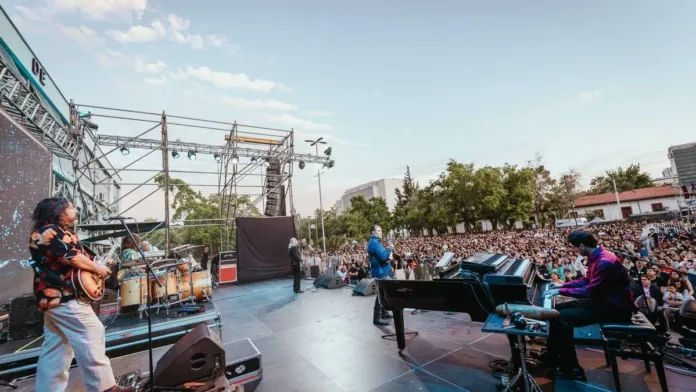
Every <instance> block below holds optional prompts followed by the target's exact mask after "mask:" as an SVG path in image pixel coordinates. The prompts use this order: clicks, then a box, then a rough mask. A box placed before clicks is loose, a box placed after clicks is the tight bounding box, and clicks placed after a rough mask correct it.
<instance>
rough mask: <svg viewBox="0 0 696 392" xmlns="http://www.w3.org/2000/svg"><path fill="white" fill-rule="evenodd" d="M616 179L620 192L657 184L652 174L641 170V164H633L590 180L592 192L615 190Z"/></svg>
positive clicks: (596, 193) (617, 188)
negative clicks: (654, 182)
mask: <svg viewBox="0 0 696 392" xmlns="http://www.w3.org/2000/svg"><path fill="white" fill-rule="evenodd" d="M612 180H614V181H616V190H617V191H618V192H626V191H630V190H633V189H641V188H649V187H653V186H655V184H653V182H652V178H651V177H650V174H648V173H645V172H642V173H641V171H640V164H632V165H630V166H629V167H628V168H627V169H626V170H624V169H623V168H622V167H619V168H617V169H616V170H609V171H607V172H606V176H597V177H595V178H593V179H592V181H590V193H591V194H595V195H598V194H602V193H610V192H614V184H613V183H612Z"/></svg>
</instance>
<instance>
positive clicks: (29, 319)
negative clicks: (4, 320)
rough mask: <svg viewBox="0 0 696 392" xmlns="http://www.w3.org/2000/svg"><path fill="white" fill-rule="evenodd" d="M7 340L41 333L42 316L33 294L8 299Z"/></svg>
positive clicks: (35, 335)
mask: <svg viewBox="0 0 696 392" xmlns="http://www.w3.org/2000/svg"><path fill="white" fill-rule="evenodd" d="M8 324H9V326H8V333H7V340H19V339H27V338H33V337H37V336H41V335H43V326H44V318H43V314H42V313H41V312H39V307H38V303H37V302H36V297H35V296H34V294H24V295H22V296H21V297H16V298H12V299H10V317H9V323H8Z"/></svg>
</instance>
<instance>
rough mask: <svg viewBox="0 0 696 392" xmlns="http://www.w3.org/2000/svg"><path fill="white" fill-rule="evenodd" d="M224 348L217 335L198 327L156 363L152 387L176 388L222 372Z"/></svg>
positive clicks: (207, 329)
mask: <svg viewBox="0 0 696 392" xmlns="http://www.w3.org/2000/svg"><path fill="white" fill-rule="evenodd" d="M225 364H226V362H225V348H224V347H223V345H222V342H221V341H220V338H219V337H218V335H216V334H214V333H212V332H211V331H210V328H208V326H207V325H206V324H201V325H199V326H197V327H196V328H194V329H192V330H191V332H189V333H187V334H186V335H184V336H183V337H182V338H181V339H179V341H178V342H176V344H174V345H173V346H172V347H171V348H170V349H169V351H167V352H166V353H165V354H164V355H163V356H162V358H161V359H160V360H159V361H158V362H157V368H156V369H155V379H154V382H155V385H156V386H159V387H176V386H179V385H182V384H185V383H187V382H191V381H197V380H204V379H207V378H209V377H212V376H213V375H214V373H215V372H222V371H223V370H224V368H225Z"/></svg>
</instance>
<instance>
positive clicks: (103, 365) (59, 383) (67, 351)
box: [29, 198, 135, 392]
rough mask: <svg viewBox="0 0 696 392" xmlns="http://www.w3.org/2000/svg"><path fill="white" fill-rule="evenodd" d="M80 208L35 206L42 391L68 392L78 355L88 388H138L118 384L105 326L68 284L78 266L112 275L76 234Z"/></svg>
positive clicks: (32, 244) (115, 391)
mask: <svg viewBox="0 0 696 392" xmlns="http://www.w3.org/2000/svg"><path fill="white" fill-rule="evenodd" d="M77 216H78V215H77V209H76V208H75V206H73V205H72V203H70V202H69V201H68V200H67V199H64V198H49V199H44V200H42V201H41V202H40V203H39V204H38V205H37V206H36V208H35V209H34V213H33V220H34V228H33V232H32V233H31V235H30V237H29V251H30V253H31V257H32V259H33V260H34V261H35V262H36V264H37V267H38V268H39V270H40V271H41V273H40V274H39V273H37V274H36V275H35V278H34V295H35V296H36V300H37V303H38V308H39V311H40V312H42V313H43V318H44V330H43V332H44V336H43V342H42V344H41V351H40V353H39V360H38V363H37V365H36V387H35V389H36V390H37V391H64V390H66V388H67V386H68V375H69V374H68V371H69V370H70V365H71V362H72V360H73V357H75V359H76V360H77V364H78V371H79V372H80V374H81V376H82V381H83V382H84V384H85V386H86V387H87V390H88V391H98V392H101V391H107V392H135V388H133V387H128V388H123V387H119V386H117V385H116V379H115V378H114V373H113V370H112V369H111V362H110V361H109V358H108V357H107V356H106V344H105V338H104V325H103V324H102V323H101V321H99V317H98V316H97V315H96V314H95V313H94V310H93V309H92V307H91V305H90V304H89V303H88V302H86V301H81V300H78V297H79V292H77V291H76V289H75V288H74V287H72V285H71V284H70V283H69V278H68V277H69V276H70V275H71V274H72V273H73V272H74V271H75V270H76V269H79V270H83V271H89V272H92V273H94V274H95V275H97V276H98V277H100V278H102V279H103V278H106V277H107V276H109V274H110V273H111V270H110V268H109V267H107V266H103V265H97V264H95V263H94V262H93V261H92V260H91V259H90V258H89V256H88V255H87V253H86V251H85V250H84V249H83V248H82V244H81V243H80V240H79V239H78V237H77V234H75V231H74V230H75V229H74V228H75V223H76V222H77Z"/></svg>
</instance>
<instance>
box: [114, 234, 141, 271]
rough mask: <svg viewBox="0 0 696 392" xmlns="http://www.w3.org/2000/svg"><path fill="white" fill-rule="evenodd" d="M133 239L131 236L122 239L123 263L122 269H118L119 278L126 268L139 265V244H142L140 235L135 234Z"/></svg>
mask: <svg viewBox="0 0 696 392" xmlns="http://www.w3.org/2000/svg"><path fill="white" fill-rule="evenodd" d="M133 238H134V239H135V242H133V239H131V238H130V236H126V237H123V240H121V264H120V271H117V275H116V276H117V277H118V279H121V278H122V277H123V274H124V273H125V272H126V270H128V269H130V268H132V267H135V266H137V265H138V264H139V263H138V260H140V258H141V257H140V253H139V252H138V246H139V245H140V237H139V236H138V235H137V234H133Z"/></svg>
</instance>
